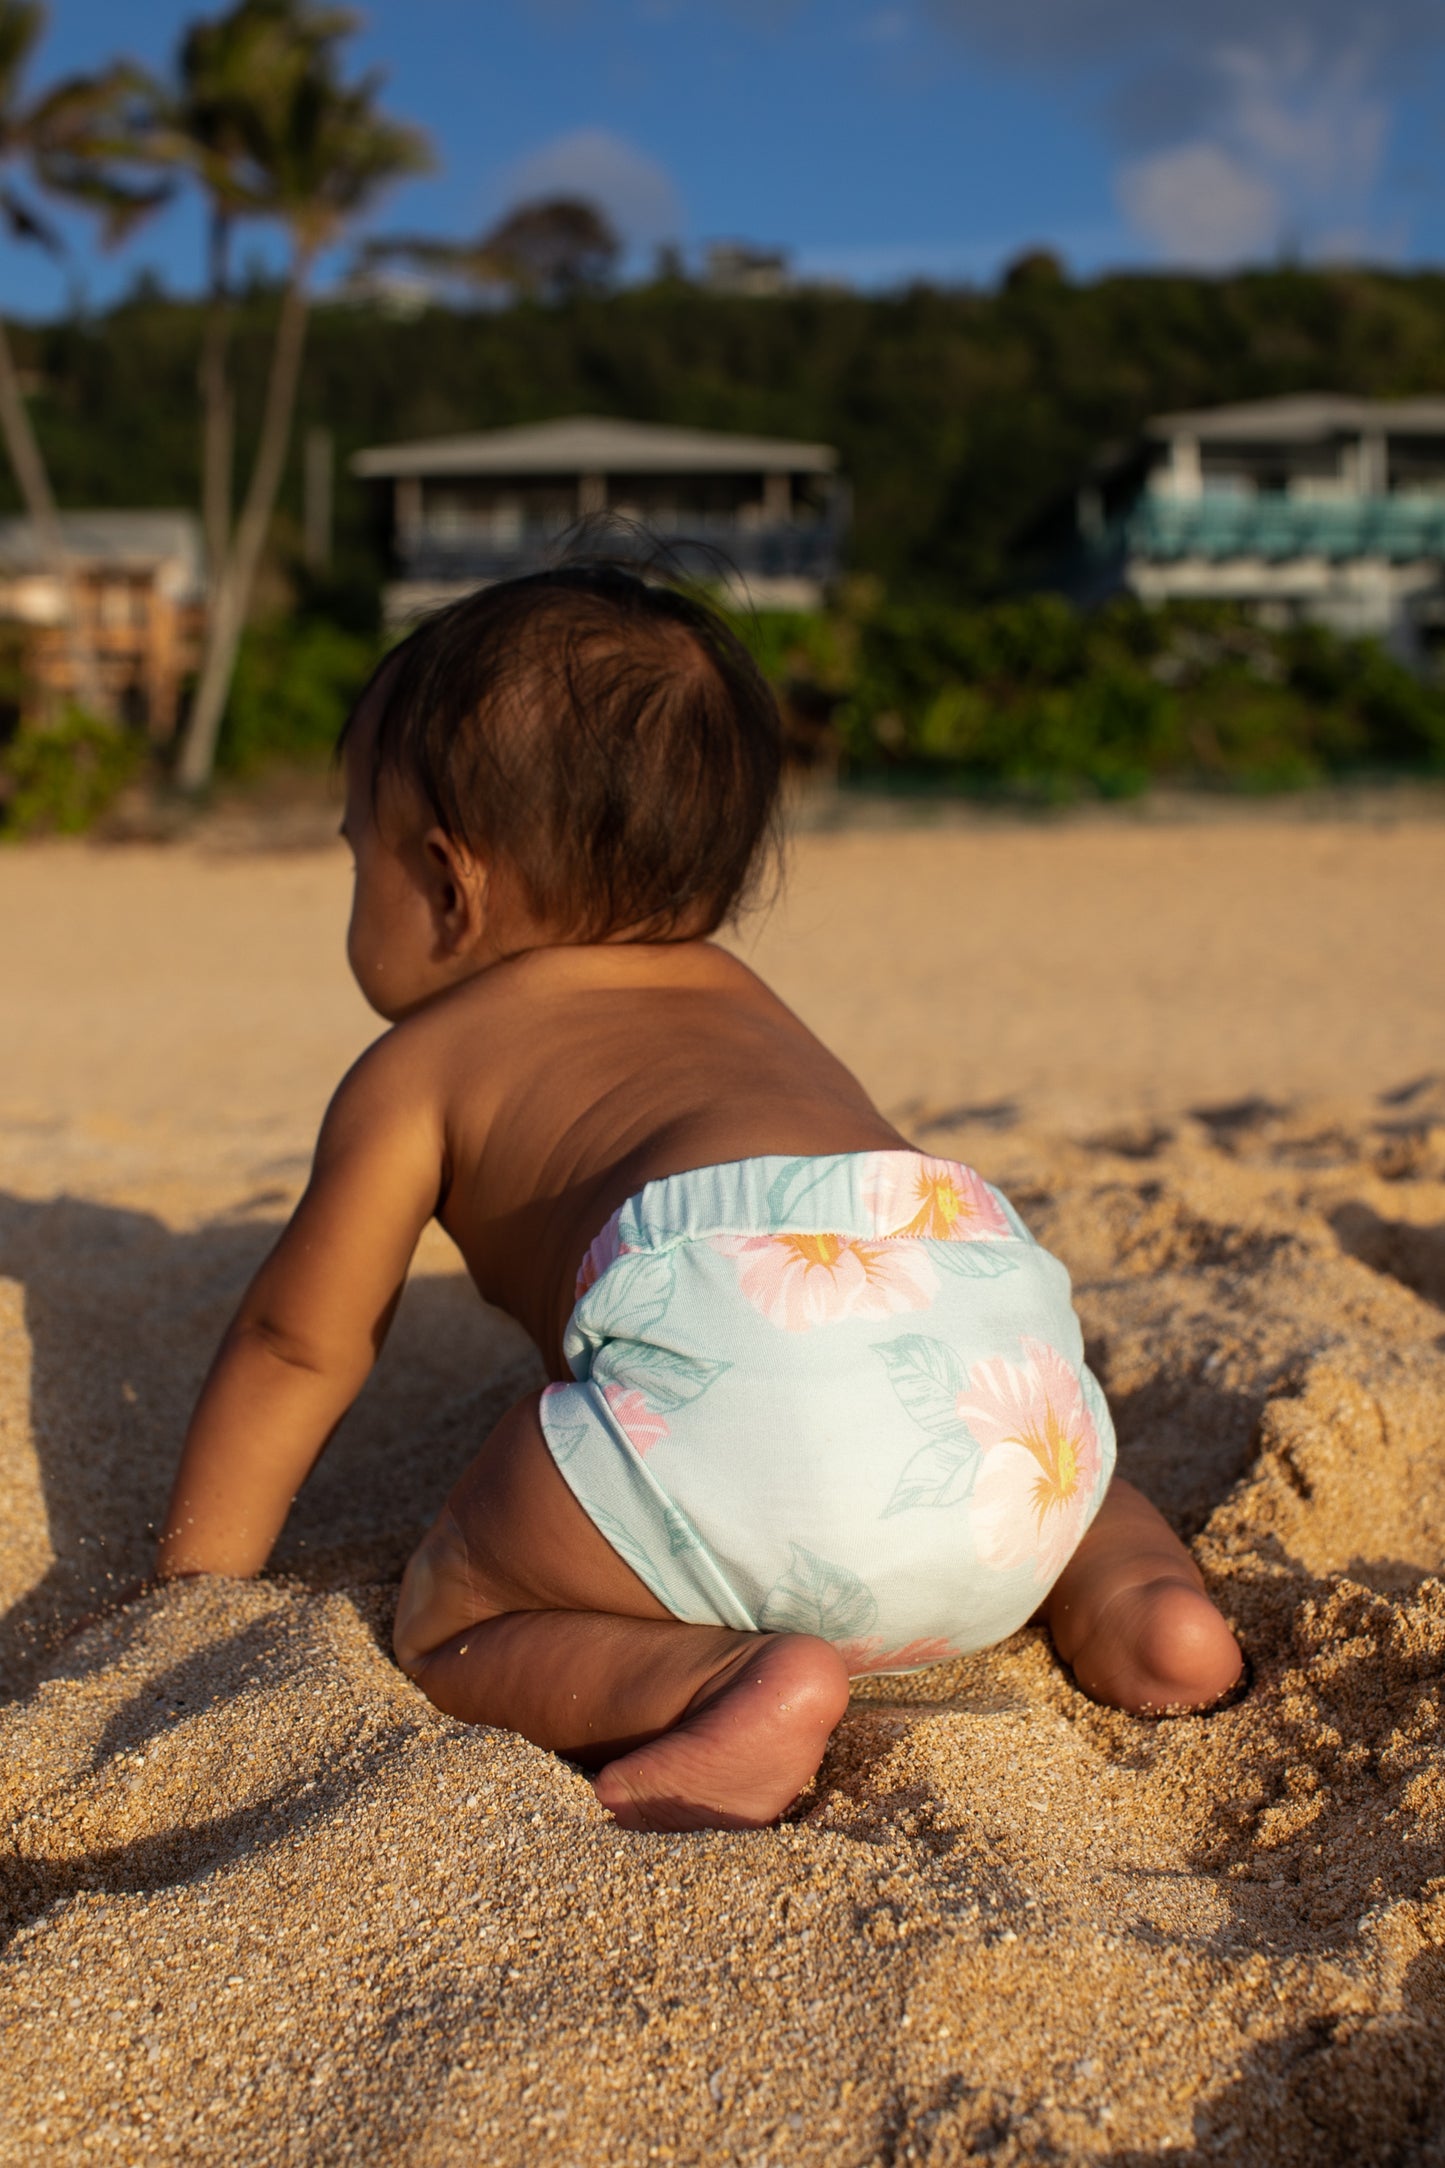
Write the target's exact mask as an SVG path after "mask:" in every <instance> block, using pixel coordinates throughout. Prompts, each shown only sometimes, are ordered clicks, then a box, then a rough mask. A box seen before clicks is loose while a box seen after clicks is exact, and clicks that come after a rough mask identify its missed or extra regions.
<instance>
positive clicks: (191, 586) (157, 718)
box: [0, 512, 204, 741]
mask: <svg viewBox="0 0 1445 2168" xmlns="http://www.w3.org/2000/svg"><path fill="white" fill-rule="evenodd" d="M60 529H61V536H62V539H63V541H64V544H65V551H66V558H67V562H68V567H69V576H70V577H69V584H70V588H71V592H72V593H73V595H74V596H75V598H76V600H77V602H78V604H79V607H80V611H81V613H82V619H83V623H84V625H85V627H86V629H87V631H88V633H89V636H90V644H91V647H92V650H93V652H94V655H95V660H96V667H97V670H98V673H99V676H100V680H101V684H102V686H103V687H104V689H105V691H106V693H107V694H108V696H109V698H110V701H111V704H112V707H113V709H114V712H115V713H116V714H117V715H118V716H119V717H120V718H121V719H122V720H123V721H126V722H128V723H130V724H132V725H133V726H135V727H137V728H141V729H144V730H145V731H147V732H148V734H149V735H150V736H151V737H152V738H154V739H156V740H158V741H164V740H166V739H168V738H170V737H171V736H173V735H174V732H175V730H176V726H177V723H178V722H179V719H180V707H181V691H182V686H183V684H184V682H185V679H186V677H187V676H188V674H189V673H190V672H191V671H193V670H194V669H195V667H196V663H197V660H198V655H199V647H200V635H201V621H202V609H203V598H204V581H203V575H202V563H201V541H200V525H199V522H198V521H197V520H196V519H195V518H194V516H193V515H192V514H191V513H189V512H63V513H62V514H61V517H60ZM64 620H65V592H64V586H63V584H62V581H61V579H60V578H59V576H58V575H57V572H56V569H55V566H54V565H53V563H51V562H49V561H48V560H47V558H46V557H45V555H44V554H43V552H42V551H41V549H40V547H39V544H38V541H37V538H36V534H35V530H34V528H33V526H32V525H31V523H30V521H29V520H28V519H0V624H8V625H10V626H12V627H14V628H17V629H18V631H19V633H20V636H21V651H22V657H23V665H24V674H25V677H26V679H27V680H28V682H29V684H30V685H31V686H32V687H33V689H34V690H33V699H34V704H35V706H36V707H37V708H39V709H40V710H42V711H44V710H50V711H53V710H54V709H56V708H58V707H59V706H61V705H63V704H64V702H66V701H67V700H71V699H74V698H75V697H76V694H77V690H78V688H77V687H76V686H75V684H74V683H73V682H72V668H71V660H70V653H69V649H68V646H67V641H66V633H65V622H64Z"/></svg>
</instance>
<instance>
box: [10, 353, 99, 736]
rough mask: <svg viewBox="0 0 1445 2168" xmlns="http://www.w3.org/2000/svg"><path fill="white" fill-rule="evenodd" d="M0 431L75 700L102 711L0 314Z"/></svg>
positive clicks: (80, 617) (92, 653) (87, 635)
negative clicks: (51, 581) (57, 620)
mask: <svg viewBox="0 0 1445 2168" xmlns="http://www.w3.org/2000/svg"><path fill="white" fill-rule="evenodd" d="M0 435H3V437H4V439H5V450H6V452H7V453H8V455H9V459H10V465H11V467H12V468H13V469H14V473H15V479H16V482H17V483H18V484H19V487H20V495H21V497H22V499H23V500H24V504H25V510H26V513H27V515H28V517H29V520H30V524H31V526H32V527H33V528H34V530H35V539H36V541H37V543H38V544H39V546H40V556H41V560H42V562H43V563H48V564H50V565H51V566H53V568H54V571H55V576H56V578H57V580H58V581H59V583H60V595H61V605H62V608H63V610H64V613H65V620H64V621H65V644H66V649H67V651H68V653H69V656H70V670H71V676H72V678H73V679H74V683H75V696H76V699H77V700H78V701H79V703H80V705H81V707H83V708H87V709H89V711H90V713H91V714H92V715H102V716H108V715H109V714H110V703H109V701H108V699H107V698H106V694H105V690H104V688H103V686H102V685H101V682H100V673H99V671H98V670H97V669H96V666H95V650H94V648H93V647H92V646H91V642H90V633H89V630H88V628H87V626H86V623H85V620H84V617H83V615H82V613H81V607H80V595H79V592H78V590H77V588H76V584H75V575H74V572H73V570H72V568H71V563H70V556H69V553H68V551H67V550H66V547H65V537H64V536H63V534H62V533H61V529H60V515H59V514H58V512H57V511H56V509H55V498H54V495H53V494H52V492H51V488H50V477H49V476H48V475H47V473H46V471H45V461H44V459H43V458H42V457H41V453H40V446H39V444H38V443H37V442H36V440H35V431H34V429H33V427H32V426H31V421H30V413H29V410H28V408H27V407H26V404H25V400H24V397H23V395H22V393H21V390H20V381H19V378H18V377H17V376H16V374H15V358H14V356H13V354H12V353H11V351H10V334H9V332H8V331H7V329H6V327H5V323H4V320H3V318H0Z"/></svg>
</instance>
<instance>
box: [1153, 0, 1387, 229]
mask: <svg viewBox="0 0 1445 2168" xmlns="http://www.w3.org/2000/svg"><path fill="white" fill-rule="evenodd" d="M1211 64H1212V67H1213V70H1214V75H1215V80H1216V86H1217V92H1216V98H1215V102H1214V104H1213V108H1212V112H1211V116H1210V118H1211V121H1212V126H1211V127H1210V128H1209V130H1208V132H1207V133H1202V134H1200V135H1199V136H1196V137H1193V138H1191V139H1189V140H1187V141H1185V142H1183V143H1178V144H1171V145H1169V146H1168V147H1166V148H1163V149H1160V150H1156V151H1151V152H1148V153H1146V154H1145V155H1144V156H1142V157H1138V158H1133V159H1129V160H1126V161H1125V162H1124V164H1123V165H1121V166H1120V168H1119V170H1118V173H1117V174H1116V176H1115V193H1116V195H1117V198H1118V201H1119V205H1120V208H1121V209H1122V210H1123V212H1124V215H1125V217H1126V218H1127V219H1128V220H1129V222H1130V223H1131V225H1133V226H1134V228H1135V230H1136V231H1137V232H1138V233H1140V234H1141V235H1142V236H1143V237H1144V238H1145V239H1146V240H1148V241H1150V242H1152V243H1153V245H1154V246H1155V247H1156V248H1158V249H1159V251H1160V253H1161V254H1162V255H1163V256H1165V257H1166V258H1168V259H1170V260H1172V261H1175V262H1185V263H1191V264H1198V265H1212V266H1222V265H1225V264H1231V263H1238V262H1240V261H1242V260H1243V259H1245V258H1248V257H1257V256H1259V255H1261V254H1266V253H1270V252H1272V251H1273V250H1275V249H1277V248H1279V247H1280V246H1281V245H1283V244H1288V245H1290V246H1292V247H1298V248H1300V249H1302V250H1303V251H1304V252H1305V253H1306V254H1318V253H1320V252H1321V251H1324V252H1327V253H1331V254H1334V253H1337V252H1338V240H1339V236H1340V235H1341V234H1344V233H1349V234H1351V235H1352V236H1354V237H1355V241H1356V244H1357V245H1356V247H1355V249H1354V251H1353V252H1354V253H1357V254H1364V253H1368V252H1369V247H1370V244H1369V241H1368V239H1367V236H1368V235H1369V233H1370V230H1371V219H1370V199H1371V195H1372V192H1373V189H1374V186H1375V182H1376V180H1377V178H1378V175H1379V170H1380V163H1381V158H1382V155H1383V152H1384V148H1385V141H1386V135H1387V132H1388V126H1389V109H1388V106H1387V104H1386V102H1385V100H1384V98H1383V97H1382V96H1381V95H1380V94H1379V93H1378V91H1377V90H1376V89H1375V88H1374V87H1373V85H1372V82H1371V77H1370V70H1369V64H1368V60H1367V57H1366V55H1365V53H1364V52H1363V50H1362V49H1361V48H1360V47H1359V46H1354V47H1348V46H1347V47H1345V48H1343V49H1342V50H1340V51H1338V52H1335V53H1331V54H1328V55H1326V54H1323V53H1321V52H1320V51H1319V50H1318V48H1317V47H1316V46H1315V45H1314V44H1313V43H1312V42H1311V41H1310V40H1309V39H1308V38H1307V37H1305V36H1304V35H1303V33H1301V32H1299V31H1295V32H1293V33H1290V34H1287V35H1286V36H1284V37H1282V38H1279V39H1276V40H1275V41H1274V42H1273V43H1272V44H1268V45H1266V44H1263V43H1261V44H1257V45H1253V46H1250V45H1245V44H1241V43H1238V42H1234V43H1230V44H1228V45H1222V46H1220V47H1218V48H1217V49H1216V50H1215V51H1214V52H1213V54H1212V55H1211Z"/></svg>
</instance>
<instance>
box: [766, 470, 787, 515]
mask: <svg viewBox="0 0 1445 2168" xmlns="http://www.w3.org/2000/svg"><path fill="white" fill-rule="evenodd" d="M792 516H793V477H792V476H791V474H765V475H764V476H763V517H764V519H765V520H766V521H767V523H768V525H769V526H770V527H786V526H787V524H788V521H789V520H790V519H791V518H792Z"/></svg>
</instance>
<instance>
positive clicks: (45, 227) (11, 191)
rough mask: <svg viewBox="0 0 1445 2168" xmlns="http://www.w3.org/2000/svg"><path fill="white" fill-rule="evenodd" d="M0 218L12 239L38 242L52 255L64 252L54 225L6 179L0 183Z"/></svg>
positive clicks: (62, 243) (63, 245)
mask: <svg viewBox="0 0 1445 2168" xmlns="http://www.w3.org/2000/svg"><path fill="white" fill-rule="evenodd" d="M0 218H3V219H4V221H5V224H6V226H7V227H8V229H9V231H10V234H11V237H12V239H14V240H16V241H35V242H38V243H39V245H40V247H41V248H43V249H47V250H48V251H49V253H50V254H51V255H52V256H60V255H63V254H64V252H65V244H64V242H63V241H62V240H61V238H60V235H59V233H58V232H57V231H56V229H55V227H54V226H52V225H51V224H50V222H49V220H48V219H46V218H44V217H42V215H41V213H40V212H39V211H37V210H36V208H35V206H34V204H31V203H27V202H26V200H25V198H24V197H23V196H22V195H21V194H20V192H19V191H18V189H15V188H13V187H12V186H11V185H10V183H9V182H8V181H7V182H3V183H0Z"/></svg>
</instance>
